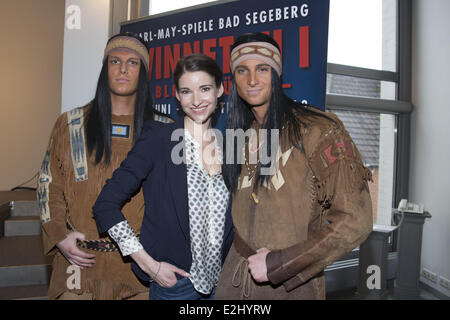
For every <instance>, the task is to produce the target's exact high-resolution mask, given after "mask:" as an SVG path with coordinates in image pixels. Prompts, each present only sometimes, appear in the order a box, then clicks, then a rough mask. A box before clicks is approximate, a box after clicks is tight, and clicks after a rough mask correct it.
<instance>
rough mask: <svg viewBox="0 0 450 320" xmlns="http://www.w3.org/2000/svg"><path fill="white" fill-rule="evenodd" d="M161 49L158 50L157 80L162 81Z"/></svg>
mask: <svg viewBox="0 0 450 320" xmlns="http://www.w3.org/2000/svg"><path fill="white" fill-rule="evenodd" d="M161 58H162V57H161V47H157V48H156V76H155V78H156V79H161V65H162V63H161Z"/></svg>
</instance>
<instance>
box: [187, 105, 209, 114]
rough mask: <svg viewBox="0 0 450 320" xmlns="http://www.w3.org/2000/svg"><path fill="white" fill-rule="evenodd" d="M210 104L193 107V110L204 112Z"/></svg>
mask: <svg viewBox="0 0 450 320" xmlns="http://www.w3.org/2000/svg"><path fill="white" fill-rule="evenodd" d="M207 107H208V106H202V107H196V108H191V110H192V111H193V112H195V113H202V112H204V111H205V110H206V108H207Z"/></svg>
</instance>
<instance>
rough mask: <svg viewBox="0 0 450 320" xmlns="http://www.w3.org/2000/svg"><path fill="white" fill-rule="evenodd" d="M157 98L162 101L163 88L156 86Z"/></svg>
mask: <svg viewBox="0 0 450 320" xmlns="http://www.w3.org/2000/svg"><path fill="white" fill-rule="evenodd" d="M155 97H156V99H160V98H161V97H162V89H161V86H156V88H155Z"/></svg>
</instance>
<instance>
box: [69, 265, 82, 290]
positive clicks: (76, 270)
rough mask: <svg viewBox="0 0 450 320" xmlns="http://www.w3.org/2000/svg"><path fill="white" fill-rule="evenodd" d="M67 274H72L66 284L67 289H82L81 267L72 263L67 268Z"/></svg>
mask: <svg viewBox="0 0 450 320" xmlns="http://www.w3.org/2000/svg"><path fill="white" fill-rule="evenodd" d="M66 273H67V274H71V276H70V277H68V278H67V281H66V286H67V289H69V290H73V289H78V290H79V289H81V271H80V267H78V266H74V265H70V266H68V267H67V270H66Z"/></svg>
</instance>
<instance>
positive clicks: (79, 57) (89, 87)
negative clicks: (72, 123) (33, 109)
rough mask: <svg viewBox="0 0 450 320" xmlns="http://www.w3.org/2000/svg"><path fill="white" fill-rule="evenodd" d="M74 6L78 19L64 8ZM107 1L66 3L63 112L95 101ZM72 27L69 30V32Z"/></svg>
mask: <svg viewBox="0 0 450 320" xmlns="http://www.w3.org/2000/svg"><path fill="white" fill-rule="evenodd" d="M72 5H76V6H78V8H79V9H80V11H79V12H80V24H79V28H78V27H77V26H76V21H74V19H76V18H77V17H76V16H74V15H76V13H74V12H73V11H69V12H68V11H67V9H68V8H69V7H70V6H72ZM109 18H110V0H95V1H92V0H66V24H65V28H64V56H63V80H62V104H61V105H62V110H61V111H62V112H64V111H67V110H70V109H73V108H75V107H79V106H83V105H84V104H86V103H87V102H89V101H90V100H92V99H93V98H94V95H95V89H96V87H97V80H98V76H99V74H100V70H101V66H102V58H103V51H104V49H105V46H106V42H107V40H108V37H109V22H110V21H109ZM69 28H72V29H69Z"/></svg>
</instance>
